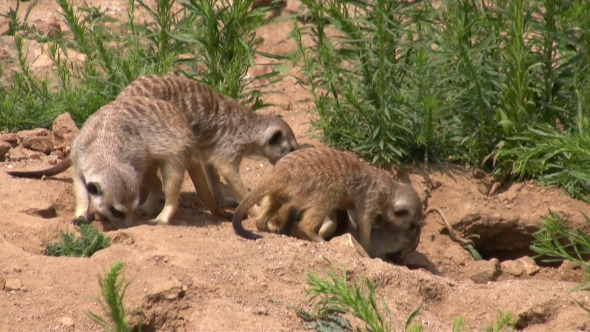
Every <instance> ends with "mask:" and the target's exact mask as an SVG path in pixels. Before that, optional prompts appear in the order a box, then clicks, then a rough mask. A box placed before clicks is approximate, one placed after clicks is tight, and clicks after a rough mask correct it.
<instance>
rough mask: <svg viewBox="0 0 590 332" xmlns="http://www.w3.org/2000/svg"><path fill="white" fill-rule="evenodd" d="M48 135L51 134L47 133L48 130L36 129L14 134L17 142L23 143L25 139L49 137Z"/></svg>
mask: <svg viewBox="0 0 590 332" xmlns="http://www.w3.org/2000/svg"><path fill="white" fill-rule="evenodd" d="M50 133H51V132H50V131H49V129H45V128H37V129H31V130H21V131H19V132H18V133H16V137H18V140H19V141H24V140H25V139H27V138H29V137H34V136H49V134H50Z"/></svg>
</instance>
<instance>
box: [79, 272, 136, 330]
mask: <svg viewBox="0 0 590 332" xmlns="http://www.w3.org/2000/svg"><path fill="white" fill-rule="evenodd" d="M122 271H123V262H118V263H116V264H114V265H113V266H112V267H111V269H110V271H109V272H108V273H106V274H105V275H104V276H100V275H99V276H98V284H99V285H100V290H101V296H102V298H99V299H98V301H99V302H100V303H101V305H102V306H103V310H104V311H105V312H106V313H107V316H108V318H104V317H101V316H100V315H98V314H96V313H94V312H91V311H86V316H88V318H90V319H91V320H92V321H93V322H94V323H96V324H97V325H99V326H100V327H101V328H102V329H103V330H105V331H109V332H111V331H112V332H129V331H131V328H130V327H129V325H128V324H127V320H126V318H125V304H124V302H123V299H124V297H125V291H126V290H127V287H128V286H129V284H130V282H129V281H126V280H124V279H123V278H121V279H119V276H120V274H121V273H122ZM109 321H111V323H109ZM138 330H139V331H141V326H139V328H138Z"/></svg>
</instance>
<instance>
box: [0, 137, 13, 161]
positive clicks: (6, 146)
mask: <svg viewBox="0 0 590 332" xmlns="http://www.w3.org/2000/svg"><path fill="white" fill-rule="evenodd" d="M10 149H12V145H10V143H8V142H4V141H0V161H4V159H5V158H6V154H7V153H8V151H10Z"/></svg>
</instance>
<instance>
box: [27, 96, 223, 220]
mask: <svg viewBox="0 0 590 332" xmlns="http://www.w3.org/2000/svg"><path fill="white" fill-rule="evenodd" d="M193 145H194V136H193V134H192V131H191V129H190V127H189V126H188V125H187V120H186V118H185V116H184V114H183V113H182V112H180V111H179V110H177V109H176V108H175V107H174V105H172V104H170V103H168V102H165V101H161V100H152V99H148V98H144V97H130V98H125V99H124V100H123V99H119V100H116V101H114V102H111V103H110V104H107V105H106V106H104V107H102V108H101V109H99V110H98V111H96V112H95V113H94V114H93V115H91V116H90V117H89V118H88V119H87V120H86V122H85V123H84V126H83V127H82V129H81V130H80V133H79V134H78V136H77V137H76V138H75V139H74V141H73V142H72V149H71V153H70V156H69V159H68V160H64V161H62V163H61V164H62V165H61V166H60V164H58V165H56V166H54V167H53V169H62V170H65V169H66V168H67V166H68V164H69V163H71V164H72V166H73V170H74V171H73V173H74V174H73V184H74V193H75V196H76V209H75V217H74V220H73V222H74V224H81V223H86V222H88V213H89V208H90V205H92V206H93V207H94V209H95V210H96V212H98V213H99V214H100V215H102V216H104V217H106V218H108V219H109V220H111V221H112V222H114V223H116V224H118V225H119V226H129V225H130V224H131V223H132V221H133V218H134V215H135V213H136V212H147V213H153V212H155V208H157V203H158V201H159V199H160V197H161V194H162V191H163V193H164V196H165V205H164V208H163V210H162V211H161V212H160V214H159V215H158V216H157V217H156V218H155V219H153V220H151V221H150V223H159V224H167V223H169V221H170V219H171V218H172V216H173V215H174V213H175V212H176V210H177V209H178V205H179V198H180V192H181V187H182V182H183V179H184V171H185V169H187V167H188V166H189V165H190V163H191V162H192V161H191V158H193V150H192V147H193ZM64 167H65V168H64ZM158 170H160V173H161V176H162V181H160V179H159V178H158V174H157V172H158ZM54 172H55V170H54V171H51V169H49V170H45V171H37V172H21V173H25V175H31V174H33V175H39V174H41V175H54V174H56V173H54ZM51 173H54V174H51ZM19 175H21V176H22V175H23V174H17V176H19ZM142 188H143V189H145V190H147V198H146V199H145V201H144V202H143V204H142V205H141V206H140V205H139V204H140V190H142ZM211 199H212V198H211Z"/></svg>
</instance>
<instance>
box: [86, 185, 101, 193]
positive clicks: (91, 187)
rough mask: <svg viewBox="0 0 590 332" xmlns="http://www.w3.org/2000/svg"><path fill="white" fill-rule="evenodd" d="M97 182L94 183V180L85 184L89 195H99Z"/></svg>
mask: <svg viewBox="0 0 590 332" xmlns="http://www.w3.org/2000/svg"><path fill="white" fill-rule="evenodd" d="M98 188H99V187H98V184H96V183H94V182H90V183H88V184H87V185H86V190H88V193H89V194H90V195H94V196H97V195H100V190H99V189H98Z"/></svg>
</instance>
